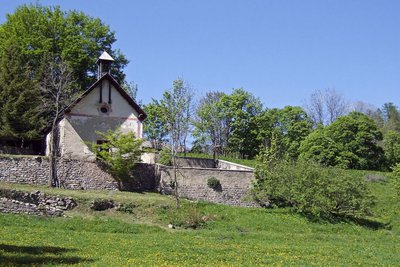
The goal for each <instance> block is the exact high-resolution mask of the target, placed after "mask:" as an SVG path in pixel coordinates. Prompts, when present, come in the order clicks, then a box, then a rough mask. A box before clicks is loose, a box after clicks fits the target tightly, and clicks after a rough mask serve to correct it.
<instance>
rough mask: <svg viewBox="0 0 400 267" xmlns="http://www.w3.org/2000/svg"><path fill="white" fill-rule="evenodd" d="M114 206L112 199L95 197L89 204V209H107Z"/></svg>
mask: <svg viewBox="0 0 400 267" xmlns="http://www.w3.org/2000/svg"><path fill="white" fill-rule="evenodd" d="M114 207H115V203H114V201H113V200H109V199H95V200H93V202H92V204H91V205H90V209H92V210H96V211H102V210H108V209H112V208H114Z"/></svg>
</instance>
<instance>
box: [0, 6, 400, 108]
mask: <svg viewBox="0 0 400 267" xmlns="http://www.w3.org/2000/svg"><path fill="white" fill-rule="evenodd" d="M30 2H33V3H35V1H22V0H0V23H3V22H4V21H5V14H6V13H12V12H13V11H14V9H15V8H16V7H17V6H19V5H21V4H23V3H30ZM38 3H41V4H42V5H60V6H61V7H62V9H64V10H69V9H76V10H80V11H83V12H85V13H86V14H88V15H90V16H93V17H99V18H100V19H101V20H102V21H103V22H105V23H106V24H108V25H110V27H111V29H112V30H114V31H115V32H116V37H117V39H118V41H117V42H116V44H115V46H114V47H116V48H119V49H120V50H121V51H122V52H123V53H124V54H125V55H126V56H127V58H128V59H129V60H130V63H129V65H128V67H127V68H126V69H125V72H126V74H127V80H128V81H135V82H136V83H137V84H138V85H139V92H138V98H139V99H142V101H143V103H148V102H149V101H150V99H151V98H155V99H160V98H161V95H162V93H163V91H164V90H165V89H169V88H170V87H171V85H172V81H173V80H174V79H176V78H178V77H182V78H183V79H185V80H186V81H188V82H189V83H190V84H191V86H192V87H193V88H194V89H195V91H196V94H197V96H202V95H204V94H205V92H207V91H210V90H219V91H224V92H231V89H232V88H239V87H243V88H244V89H246V90H247V91H249V92H251V93H253V94H254V95H256V96H258V97H259V98H260V99H261V101H262V102H263V103H264V104H265V106H267V107H283V106H285V105H302V104H303V102H304V100H305V99H307V98H308V97H309V95H310V94H311V93H312V92H313V91H315V90H317V89H325V88H334V89H336V90H337V91H339V92H341V93H343V94H344V96H345V97H346V98H347V99H348V100H351V101H357V100H361V101H364V102H367V103H370V104H374V105H375V106H378V107H379V106H381V105H382V104H383V103H385V102H394V103H395V104H397V105H400V99H399V91H400V1H399V0H392V1H389V0H368V1H367V0H315V1H312V0H291V1H289V0H275V1H272V0H240V1H239V0H197V1H195V0H143V1H133V0H126V1H122V0H114V1H111V0H79V1H77V0H68V1H67V0H65V1H38ZM99 53H100V51H99Z"/></svg>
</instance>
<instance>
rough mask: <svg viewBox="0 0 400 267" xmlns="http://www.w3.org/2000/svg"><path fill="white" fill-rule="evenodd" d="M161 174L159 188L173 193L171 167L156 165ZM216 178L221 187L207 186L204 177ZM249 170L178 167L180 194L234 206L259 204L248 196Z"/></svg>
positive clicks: (250, 176) (250, 178) (252, 175)
mask: <svg viewBox="0 0 400 267" xmlns="http://www.w3.org/2000/svg"><path fill="white" fill-rule="evenodd" d="M157 173H158V175H159V177H160V182H159V186H158V189H159V191H160V192H161V193H163V194H173V192H174V189H173V177H174V170H173V168H172V167H169V166H164V165H159V164H158V165H157ZM211 177H215V178H217V179H218V180H219V181H220V183H221V187H220V188H218V189H217V190H215V189H212V188H210V187H208V185H207V180H208V179H209V178H211ZM253 179H254V174H253V172H252V171H248V170H247V171H231V170H221V169H207V168H179V169H178V172H177V180H178V190H179V195H180V196H181V197H183V198H188V199H194V200H204V201H209V202H214V203H222V204H228V205H233V206H258V205H257V204H256V203H254V202H252V201H251V200H250V197H249V196H248V192H249V189H250V188H251V181H252V180H253Z"/></svg>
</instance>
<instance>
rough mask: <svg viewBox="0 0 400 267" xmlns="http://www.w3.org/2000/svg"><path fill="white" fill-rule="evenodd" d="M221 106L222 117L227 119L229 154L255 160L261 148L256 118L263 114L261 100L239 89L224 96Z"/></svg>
mask: <svg viewBox="0 0 400 267" xmlns="http://www.w3.org/2000/svg"><path fill="white" fill-rule="evenodd" d="M219 105H220V109H221V111H222V114H223V115H222V116H223V117H226V118H227V122H226V127H227V128H226V129H227V131H226V134H227V141H228V146H227V150H228V152H229V153H232V154H236V155H238V156H239V157H241V158H245V157H250V158H253V157H254V156H255V155H257V154H258V151H259V147H260V144H259V142H258V141H257V127H256V117H257V116H258V115H259V114H261V112H262V104H261V101H260V99H258V98H256V97H255V96H253V95H252V94H250V93H249V92H247V91H245V90H244V89H242V88H239V89H235V90H234V91H233V92H232V94H231V95H224V96H222V97H221V101H220V103H219Z"/></svg>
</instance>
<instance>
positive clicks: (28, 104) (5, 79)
mask: <svg viewBox="0 0 400 267" xmlns="http://www.w3.org/2000/svg"><path fill="white" fill-rule="evenodd" d="M3 55H4V56H3V57H1V58H0V122H1V124H0V137H2V138H4V139H12V140H14V141H16V142H19V143H21V144H23V142H24V141H25V140H33V139H37V138H40V136H41V131H42V130H43V128H44V127H45V121H44V119H43V118H42V117H41V115H40V109H39V108H40V107H41V97H40V89H39V84H38V81H37V80H35V79H34V77H33V76H32V71H31V69H30V68H29V66H27V64H26V63H25V62H26V60H25V57H24V55H23V54H22V53H21V50H20V49H19V48H18V47H17V46H10V47H7V49H6V50H5V51H3Z"/></svg>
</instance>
